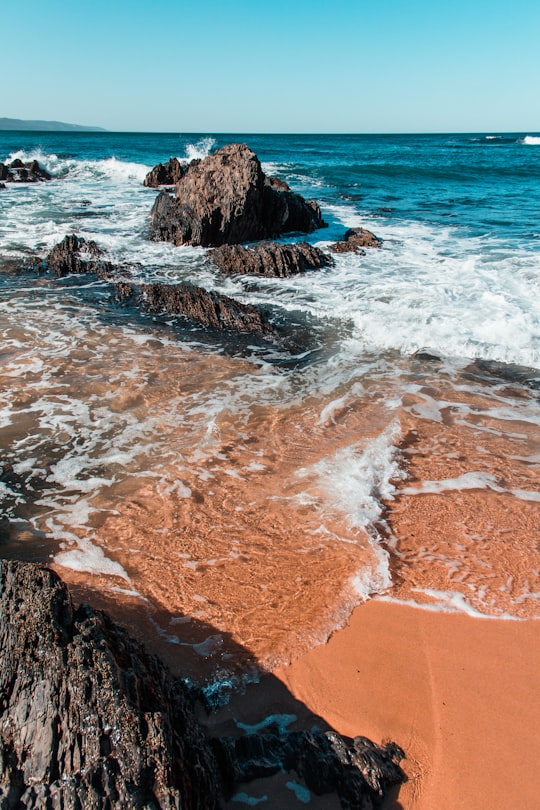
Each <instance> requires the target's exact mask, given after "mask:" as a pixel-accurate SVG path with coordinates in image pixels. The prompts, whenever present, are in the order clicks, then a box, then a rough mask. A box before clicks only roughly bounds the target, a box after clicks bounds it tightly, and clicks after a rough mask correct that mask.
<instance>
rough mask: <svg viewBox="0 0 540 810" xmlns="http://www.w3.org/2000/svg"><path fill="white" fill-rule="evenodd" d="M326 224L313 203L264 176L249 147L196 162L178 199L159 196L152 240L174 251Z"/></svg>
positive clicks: (236, 146) (234, 148)
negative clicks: (173, 247)
mask: <svg viewBox="0 0 540 810" xmlns="http://www.w3.org/2000/svg"><path fill="white" fill-rule="evenodd" d="M325 224H326V223H324V221H323V219H322V217H321V212H320V209H319V207H318V205H317V204H316V203H315V202H313V201H306V200H304V199H303V197H301V196H300V195H299V194H295V193H294V192H293V191H291V190H290V188H289V187H288V185H287V184H286V183H284V182H283V181H278V180H275V179H273V178H267V177H266V176H265V174H264V172H263V170H262V168H261V164H260V162H259V160H258V158H257V155H256V154H255V153H254V152H253V151H252V150H251V149H249V147H248V146H247V145H246V144H229V145H227V146H224V147H222V148H221V149H218V150H217V151H216V152H215V153H214V154H212V155H208V157H206V158H204V160H201V161H192V163H190V164H189V166H188V167H187V169H186V170H185V171H184V174H183V176H182V177H181V178H180V180H179V181H178V183H177V185H176V195H175V196H172V195H171V194H169V193H168V192H165V191H163V192H161V194H160V195H159V196H158V197H157V199H156V201H155V203H154V207H153V208H152V212H151V224H150V235H151V238H152V239H154V240H156V241H166V242H173V243H174V244H175V245H185V244H189V245H201V246H203V247H212V246H215V247H217V246H219V245H227V244H239V243H241V242H252V241H257V240H259V239H269V238H274V237H276V236H279V235H280V234H282V233H289V232H293V231H300V232H302V233H311V232H312V231H314V230H316V229H317V228H321V227H323V226H324V225H325Z"/></svg>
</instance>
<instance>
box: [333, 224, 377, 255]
mask: <svg viewBox="0 0 540 810" xmlns="http://www.w3.org/2000/svg"><path fill="white" fill-rule="evenodd" d="M381 245H382V240H381V239H379V237H378V236H375V234H374V233H371V231H368V230H366V229H365V228H350V229H349V230H348V231H346V233H345V234H344V236H343V240H342V241H341V242H334V244H333V245H331V246H330V250H332V251H333V252H334V253H363V252H364V250H363V248H380V247H381Z"/></svg>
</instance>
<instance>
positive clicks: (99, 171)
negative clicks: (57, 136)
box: [6, 148, 151, 183]
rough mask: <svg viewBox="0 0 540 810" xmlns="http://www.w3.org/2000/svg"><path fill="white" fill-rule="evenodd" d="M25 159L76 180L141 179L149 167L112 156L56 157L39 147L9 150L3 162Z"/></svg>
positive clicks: (56, 176) (53, 172) (55, 174)
mask: <svg viewBox="0 0 540 810" xmlns="http://www.w3.org/2000/svg"><path fill="white" fill-rule="evenodd" d="M17 159H18V160H22V161H23V162H28V161H31V160H37V162H38V163H39V165H40V166H42V167H43V168H44V169H46V170H47V171H48V172H49V173H50V174H51V175H52V176H53V177H55V178H64V177H66V176H67V175H70V176H71V177H74V178H77V179H84V178H86V179H93V180H113V181H117V182H131V181H133V180H136V181H137V182H141V183H142V181H143V180H144V178H145V175H146V173H147V172H148V171H149V169H150V168H151V167H150V166H146V165H144V164H141V163H134V162H130V161H124V160H119V159H118V158H116V157H114V156H112V157H109V158H104V159H102V160H77V159H76V158H74V157H71V156H66V155H63V156H59V155H56V154H54V153H50V152H49V153H48V152H44V151H43V150H42V149H40V148H36V149H32V150H29V151H26V150H24V149H19V150H17V151H16V152H12V153H11V154H10V155H9V156H8V157H7V159H6V162H7V163H10V162H12V161H13V160H17Z"/></svg>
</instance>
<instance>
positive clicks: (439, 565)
mask: <svg viewBox="0 0 540 810" xmlns="http://www.w3.org/2000/svg"><path fill="white" fill-rule="evenodd" d="M234 141H238V142H246V143H247V144H248V145H249V146H250V147H251V148H252V149H253V150H254V151H255V152H256V153H257V155H258V157H259V159H260V160H261V163H262V165H263V169H264V170H265V172H266V173H267V174H272V175H277V176H279V177H281V178H282V179H284V180H286V181H287V182H288V183H289V185H290V186H291V188H292V189H293V190H295V191H297V192H299V193H301V194H302V195H304V196H305V197H307V198H309V199H315V200H317V202H318V203H319V205H320V206H321V209H322V213H323V217H324V219H325V220H326V221H327V222H328V227H327V228H325V229H321V230H318V231H316V232H315V233H313V234H310V235H309V236H308V237H307V241H309V242H310V243H312V244H315V245H318V246H319V247H321V248H323V249H325V248H326V247H328V245H329V244H330V243H331V242H333V241H336V240H339V239H341V238H342V237H343V234H344V232H345V230H346V229H347V228H349V227H356V226H362V227H365V228H368V229H369V230H371V231H373V232H374V233H375V234H376V235H377V236H379V237H380V238H381V239H382V240H383V245H382V248H381V249H380V250H378V249H368V250H366V252H365V255H360V254H339V255H336V256H335V266H334V267H330V268H325V269H324V270H317V271H312V272H308V273H305V274H302V275H300V276H296V277H293V278H287V279H270V278H253V277H247V276H238V277H224V276H222V275H221V274H220V273H219V271H218V270H217V268H216V267H215V266H214V265H213V263H212V260H211V253H210V251H208V250H205V249H202V248H192V247H174V246H173V245H170V244H166V243H155V242H151V241H149V239H148V236H147V234H148V221H149V213H150V209H151V207H152V204H153V201H154V199H155V196H156V193H157V192H156V190H154V189H148V188H145V187H144V186H143V179H144V177H145V174H146V173H147V172H148V171H149V169H150V168H151V167H152V166H154V165H155V164H156V163H158V162H164V161H166V160H168V159H169V158H170V157H171V156H177V157H179V158H180V159H182V160H185V161H186V162H187V161H188V160H190V159H193V158H202V157H204V156H205V155H206V154H208V153H210V152H211V151H213V150H215V149H216V148H218V147H220V146H222V145H224V144H225V143H230V142H234ZM16 157H20V158H22V159H23V160H30V159H34V158H36V159H37V160H38V161H39V163H40V164H41V165H42V166H43V167H45V168H46V169H48V170H49V171H50V172H51V173H52V175H53V180H52V181H51V182H47V183H36V184H29V185H18V184H8V185H7V186H6V188H5V189H3V190H0V300H1V308H0V329H1V335H2V339H1V344H0V357H1V359H0V453H1V455H0V502H1V510H2V515H3V517H4V518H9V519H10V523H9V524H8V523H7V522H6V521H4V522H3V523H0V531H1V534H0V538H1V539H0V551H1V552H2V556H7V557H9V556H11V557H18V558H21V559H32V560H36V561H38V562H43V563H47V564H49V565H52V566H53V567H55V568H56V570H58V572H59V573H60V574H61V575H62V577H63V578H64V579H66V581H68V583H69V584H70V585H71V587H72V589H73V592H74V594H75V595H76V596H78V597H80V598H81V599H82V598H84V599H85V600H87V601H90V602H92V603H93V604H96V605H97V606H99V607H106V608H107V609H108V610H109V611H110V612H111V613H112V614H113V615H114V616H116V617H117V618H118V619H119V620H121V621H123V622H124V623H125V624H127V625H128V626H129V627H130V628H131V629H132V630H133V632H135V633H136V634H139V636H140V637H141V638H144V639H145V640H147V641H150V642H151V645H153V646H154V647H155V648H156V649H159V650H160V651H161V652H162V654H164V655H165V657H167V658H168V660H169V662H172V664H173V666H174V659H175V655H176V654H177V652H178V650H179V649H180V648H181V649H182V654H185V653H186V652H189V654H190V655H192V658H193V661H194V662H195V664H194V671H199V670H198V665H199V664H200V668H201V671H202V669H204V668H206V670H205V671H206V672H210V673H211V675H212V677H225V675H224V673H227V672H229V671H230V670H231V669H233V668H234V667H235V666H237V665H240V666H247V662H251V663H257V664H258V665H260V666H262V667H264V668H268V669H271V668H272V667H273V666H274V665H275V664H277V663H279V662H283V661H287V660H290V659H291V658H294V657H295V656H297V655H299V654H300V653H302V652H303V651H305V650H307V649H309V648H310V647H312V646H314V645H316V644H319V643H322V642H324V641H325V640H326V639H327V638H328V637H329V635H331V633H332V632H333V631H334V630H335V629H336V628H337V627H340V626H342V625H343V624H344V623H346V621H347V618H348V617H349V615H350V613H351V611H352V610H353V608H354V607H355V606H357V605H360V604H362V603H363V602H365V601H366V600H369V599H383V600H394V601H399V602H402V603H407V604H414V605H419V606H421V607H423V608H424V609H426V610H445V611H460V612H466V613H468V614H469V615H472V616H476V617H478V619H479V620H481V619H485V618H489V617H499V618H504V619H506V620H508V621H512V620H519V619H522V618H528V617H532V616H536V617H537V616H538V615H539V611H538V602H537V600H538V591H539V588H538V571H539V568H540V560H539V556H538V538H539V534H540V532H539V526H540V520H539V515H540V506H539V501H540V475H539V470H540V423H539V416H540V407H539V402H538V391H539V389H540V289H539V288H540V137H539V135H538V134H537V133H536V134H535V133H516V134H493V133H486V134H462V135H460V134H448V135H246V134H239V135H208V134H204V133H202V134H195V135H194V134H190V135H179V134H178V135H177V134H150V133H144V134H137V133H31V132H6V133H0V160H3V161H4V162H6V161H10V160H13V159H14V158H16ZM68 233H76V234H78V235H81V236H84V237H86V238H89V239H93V240H95V241H96V242H97V243H98V244H99V245H100V246H101V247H102V248H103V249H104V250H105V251H106V252H107V254H108V257H109V258H110V259H111V260H112V261H114V262H116V263H117V264H118V265H119V266H120V267H121V272H122V273H124V274H125V275H126V276H127V277H129V278H130V279H133V280H135V281H139V280H144V281H150V280H152V281H161V282H165V283H175V282H177V281H189V282H193V283H195V284H198V285H200V286H202V287H205V288H206V289H209V290H217V291H219V292H221V293H224V294H226V295H229V296H231V297H233V298H236V299H237V300H239V301H242V302H244V303H251V304H254V305H256V306H258V307H260V308H262V309H263V311H264V312H265V313H266V314H267V315H268V316H269V317H270V318H271V320H272V321H273V322H274V323H275V324H276V325H277V326H278V327H279V329H280V330H282V332H283V333H284V334H287V340H286V341H284V342H283V343H278V344H276V343H275V342H272V341H269V340H268V341H260V342H259V343H257V342H255V341H249V340H245V339H244V340H237V339H235V338H234V336H226V335H216V334H214V333H205V332H204V330H202V329H200V328H196V327H194V326H193V324H190V323H189V322H187V321H185V320H182V319H180V318H172V317H170V316H169V317H168V318H158V317H155V316H149V315H140V314H139V315H137V314H136V313H134V312H130V311H129V310H127V309H122V308H120V307H119V306H118V304H117V303H116V302H115V300H114V295H113V294H112V290H111V286H110V284H109V283H108V282H107V281H106V280H98V279H96V278H93V277H76V278H75V277H67V278H63V279H55V278H51V277H50V276H48V275H47V274H43V273H37V272H36V271H35V269H33V268H34V267H35V265H36V262H38V263H39V261H40V260H41V259H43V258H44V257H45V255H46V253H47V252H48V250H50V248H51V247H52V246H53V245H54V244H56V243H57V242H58V241H60V240H61V239H62V238H63V237H64V236H65V235H66V234H68ZM292 238H293V239H295V240H298V239H300V238H302V239H304V238H305V237H303V236H302V237H300V236H298V235H295V236H294V237H292Z"/></svg>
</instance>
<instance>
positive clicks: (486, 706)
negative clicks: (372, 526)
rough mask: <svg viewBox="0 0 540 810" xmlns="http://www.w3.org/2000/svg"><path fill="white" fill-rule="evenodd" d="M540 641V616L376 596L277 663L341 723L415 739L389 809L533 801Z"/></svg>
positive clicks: (508, 806)
mask: <svg viewBox="0 0 540 810" xmlns="http://www.w3.org/2000/svg"><path fill="white" fill-rule="evenodd" d="M539 642H540V622H539V621H511V620H496V619H477V618H471V617H469V616H466V615H463V614H449V613H441V612H434V611H429V610H422V609H419V608H412V607H409V606H404V605H398V604H396V603H390V602H383V601H375V600H374V601H370V602H368V603H366V604H365V605H362V606H361V607H359V608H357V609H356V610H355V612H354V613H353V615H352V617H351V619H350V622H349V624H348V626H347V627H346V628H344V629H343V630H340V631H338V632H336V633H335V634H334V635H333V637H332V638H331V639H330V641H329V642H328V643H327V644H326V645H324V646H321V647H317V648H315V649H314V650H312V651H311V652H309V653H307V654H306V655H304V656H303V657H301V658H299V659H297V660H296V661H294V662H293V663H292V664H291V665H289V666H283V667H279V668H278V669H277V670H276V671H275V672H274V674H275V675H276V676H277V677H278V678H280V679H281V680H282V681H283V682H284V683H285V684H286V685H287V687H288V688H289V689H290V691H291V692H292V694H293V695H294V696H295V697H296V698H297V699H299V700H301V701H302V702H303V703H305V704H306V706H307V707H309V709H311V710H312V711H313V712H314V713H316V714H318V715H320V716H321V717H322V718H323V719H324V720H325V721H326V722H328V723H329V724H330V725H331V726H333V727H334V728H335V729H336V730H337V731H339V732H340V733H342V734H346V735H351V736H354V735H355V734H359V733H360V734H362V735H365V736H367V737H370V738H371V739H373V740H374V741H375V742H384V741H386V740H388V739H392V740H395V741H396V742H398V743H399V744H400V745H401V746H402V747H403V748H404V749H405V751H406V753H407V759H406V760H405V761H404V762H403V763H402V765H403V767H404V770H405V772H406V774H407V776H408V782H407V784H405V785H403V786H402V787H401V789H400V790H399V795H397V797H396V796H394V797H393V798H390V799H389V800H388V801H387V804H386V808H387V810H390V808H391V809H392V810H398V809H399V808H403V810H438V808H448V810H458V809H459V808H463V810H471V808H474V810H503V808H504V810H522V809H523V808H532V807H536V806H537V802H538V793H539V791H540V771H539V769H538V761H539V757H540V734H539V732H538V729H539V728H540V705H539V702H538V672H539V671H540V643H539Z"/></svg>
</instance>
